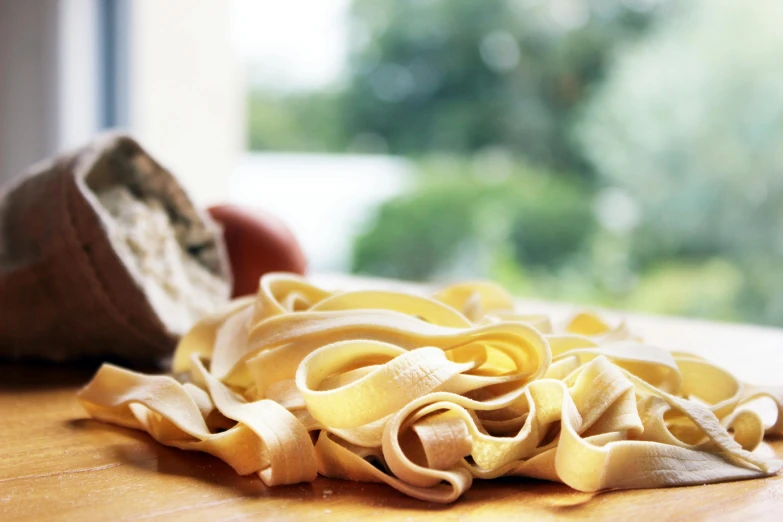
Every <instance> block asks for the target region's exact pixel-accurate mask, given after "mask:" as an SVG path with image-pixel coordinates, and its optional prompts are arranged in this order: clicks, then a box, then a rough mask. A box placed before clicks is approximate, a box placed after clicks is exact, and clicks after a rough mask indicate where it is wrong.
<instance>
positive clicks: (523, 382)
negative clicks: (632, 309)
mask: <svg viewBox="0 0 783 522" xmlns="http://www.w3.org/2000/svg"><path fill="white" fill-rule="evenodd" d="M173 375H174V376H176V378H175V377H174V376H161V375H156V376H151V375H142V374H139V373H135V372H131V371H128V370H124V369H121V368H119V367H116V366H113V365H110V364H105V365H104V366H103V367H101V369H100V370H99V371H98V373H97V374H96V375H95V377H94V378H93V380H92V381H91V382H90V383H89V384H88V385H87V386H86V387H85V388H84V389H83V390H82V391H81V392H80V394H79V398H80V400H81V402H82V404H83V405H84V407H85V409H86V410H87V411H88V413H89V414H90V415H91V416H92V417H94V418H96V419H99V420H103V421H106V422H110V423H114V424H118V425H121V426H126V427H130V428H135V429H140V430H144V431H146V432H148V433H149V434H150V435H151V436H152V437H153V438H155V439H156V440H157V441H158V442H160V443H162V444H167V445H170V446H175V447H178V448H182V449H187V450H197V451H204V452H207V453H211V454H213V455H215V456H217V457H218V458H220V459H223V460H224V461H225V462H227V463H228V464H229V465H231V466H232V467H233V468H234V469H235V470H236V471H237V472H238V473H240V474H250V473H257V474H258V475H259V476H260V477H261V479H262V480H263V481H264V482H265V483H266V484H267V485H270V486H273V485H278V484H293V483H297V482H302V481H312V480H314V479H315V477H316V476H317V474H321V475H324V476H327V477H335V478H343V479H349V480H357V481H369V482H384V483H386V484H388V485H390V486H392V487H393V488H395V489H397V490H399V491H401V492H403V493H405V494H407V495H410V496H412V497H416V498H419V499H423V500H428V501H433V502H452V501H454V500H456V499H457V498H459V496H460V495H461V494H462V493H464V492H465V491H466V490H467V489H468V488H469V487H470V486H471V483H472V480H473V478H475V477H478V478H495V477H500V476H508V475H517V476H527V477H534V478H541V479H546V480H552V481H559V482H563V483H565V484H567V485H569V486H571V487H572V488H575V489H578V490H580V491H597V490H601V489H607V488H652V487H661V486H675V485H687V484H704V483H711V482H720V481H726V480H735V479H749V478H757V477H764V476H769V475H772V474H774V473H776V472H778V471H779V470H780V469H781V467H782V466H783V463H781V462H779V461H770V460H765V459H763V458H760V457H758V456H757V455H754V454H753V453H752V451H753V450H754V449H755V448H756V447H757V446H758V445H759V444H760V443H761V441H762V439H763V437H764V434H765V433H768V434H772V433H774V434H783V389H776V388H769V387H767V388H753V387H749V386H746V385H744V384H742V383H741V382H739V381H738V380H737V379H736V378H734V377H733V376H732V375H731V374H730V373H729V372H727V371H725V370H723V369H721V368H718V367H716V366H714V365H712V364H710V363H709V362H707V361H705V360H703V359H701V358H699V357H696V356H694V355H690V354H685V353H679V352H668V351H665V350H663V349H661V348H658V347H656V346H652V345H649V344H645V343H644V342H643V341H642V340H641V339H639V338H638V337H637V336H635V335H634V334H633V333H632V332H631V331H630V330H629V329H628V327H627V326H626V325H624V324H623V325H620V326H619V327H617V328H611V327H610V326H609V325H607V324H606V323H604V322H603V321H602V320H601V319H600V318H599V317H597V316H595V315H594V314H588V313H585V314H579V315H577V316H575V317H573V318H572V319H571V320H570V321H569V322H568V323H567V324H566V325H565V326H564V327H562V328H553V326H552V322H551V321H550V320H549V318H547V317H544V316H530V315H520V314H516V313H515V312H514V302H513V299H512V298H511V296H510V295H509V294H508V293H507V292H505V290H503V289H502V288H500V287H498V286H496V285H492V284H487V283H466V284H460V285H455V286H452V287H449V288H447V289H445V290H443V291H441V292H439V293H438V294H436V295H435V296H433V297H432V298H428V297H423V296H417V295H411V294H405V293H396V292H387V291H357V292H346V293H339V292H335V293H332V292H328V291H326V290H323V289H321V288H318V287H316V286H314V285H312V284H310V283H308V282H307V281H306V280H304V279H302V278H299V277H297V276H293V275H290V274H270V275H267V276H265V277H264V278H262V280H261V285H260V290H259V293H258V295H257V297H256V298H255V300H250V299H247V300H243V301H236V302H235V303H233V305H232V306H231V307H230V308H229V309H227V310H226V311H225V312H224V313H222V314H220V315H216V316H214V317H209V318H206V319H204V320H203V321H201V322H200V323H199V324H197V325H196V326H195V327H194V328H193V329H192V330H191V332H190V333H189V334H188V335H186V336H185V337H183V338H182V340H181V342H180V344H179V346H178V348H177V351H176V354H175V357H174V360H173ZM760 397H766V398H770V399H772V400H773V401H774V403H775V404H776V406H777V409H778V411H777V419H776V421H775V422H774V424H771V425H769V426H765V425H764V422H763V421H762V418H761V416H760V415H759V414H758V412H756V411H755V410H754V409H753V407H752V406H753V404H752V403H751V401H753V400H754V399H757V398H760Z"/></svg>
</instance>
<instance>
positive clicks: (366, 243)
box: [352, 159, 595, 280]
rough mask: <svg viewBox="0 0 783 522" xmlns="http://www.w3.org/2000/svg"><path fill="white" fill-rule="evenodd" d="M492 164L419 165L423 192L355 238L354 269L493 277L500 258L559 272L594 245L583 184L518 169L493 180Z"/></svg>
mask: <svg viewBox="0 0 783 522" xmlns="http://www.w3.org/2000/svg"><path fill="white" fill-rule="evenodd" d="M487 167H488V165H487V162H485V161H478V162H474V163H473V164H467V163H465V162H464V161H459V160H451V161H444V160H440V161H437V160H432V159H430V160H429V161H427V162H423V163H420V164H419V168H420V178H421V183H420V186H419V188H418V189H416V190H413V191H411V192H410V193H408V194H405V195H403V196H400V197H398V198H395V199H392V200H390V201H388V202H387V203H385V204H383V205H382V206H381V207H380V208H379V210H378V212H377V213H376V216H375V218H374V219H373V220H372V221H371V222H369V223H368V226H367V231H366V233H365V234H363V235H362V236H360V237H359V238H358V239H357V240H356V242H355V246H354V255H353V267H352V268H353V271H355V272H360V273H362V272H363V273H371V274H376V275H382V276H387V277H401V278H404V279H413V280H423V279H428V278H432V277H438V276H448V275H449V274H450V273H452V272H456V273H458V274H463V273H471V274H473V275H474V276H476V277H478V276H484V277H488V276H490V275H491V272H492V270H493V268H495V262H496V260H495V258H496V256H498V255H507V256H508V257H509V258H510V259H512V260H513V261H514V262H515V263H516V264H517V265H524V266H529V267H533V268H543V269H546V270H554V269H557V268H558V267H560V266H562V265H563V264H564V263H566V262H567V261H568V260H569V259H570V258H571V256H573V255H575V254H576V253H578V252H580V251H581V250H583V249H584V248H585V245H587V244H589V243H590V239H591V236H592V232H593V229H594V226H595V221H594V219H593V213H592V209H591V200H590V198H589V197H585V192H586V190H585V189H584V187H580V183H579V182H576V181H571V182H566V181H564V180H562V179H560V178H558V177H556V176H553V175H552V174H551V173H548V172H542V171H537V170H533V169H529V168H523V167H520V166H519V165H510V166H509V167H510V168H511V172H507V175H506V176H505V177H502V178H493V177H492V176H487V175H486V173H487V171H485V170H484V169H485V168H487ZM496 168H497V166H496ZM509 247H510V249H509Z"/></svg>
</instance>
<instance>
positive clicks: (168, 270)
mask: <svg viewBox="0 0 783 522" xmlns="http://www.w3.org/2000/svg"><path fill="white" fill-rule="evenodd" d="M97 196H98V199H99V200H100V202H101V204H102V205H103V206H104V207H105V209H106V210H107V211H108V213H109V214H110V216H111V217H112V222H113V223H109V224H108V225H109V226H108V233H109V238H110V239H111V241H112V244H113V245H114V246H115V248H116V249H117V251H118V252H119V254H120V255H121V256H122V257H123V260H124V261H125V264H126V266H127V267H128V269H129V270H130V271H131V273H132V274H133V276H134V277H135V278H136V280H137V281H138V282H139V283H140V284H141V285H142V287H143V289H144V291H145V293H146V294H147V298H148V299H149V301H150V304H151V305H152V307H153V308H154V309H155V311H156V312H157V313H158V316H160V317H161V319H163V321H164V322H165V323H166V325H167V326H168V327H169V328H170V329H171V330H172V331H173V332H175V333H179V334H184V333H185V332H187V331H188V330H189V329H190V328H191V327H192V326H193V324H194V323H195V322H196V321H198V320H199V319H201V318H202V317H203V316H204V315H206V314H208V313H210V312H213V311H215V310H216V308H218V307H219V306H220V305H222V304H224V303H225V302H226V297H227V295H228V294H229V290H228V283H227V282H226V281H224V280H223V279H221V278H220V277H219V276H217V275H215V274H214V273H212V272H211V271H210V270H209V269H207V268H206V267H205V266H203V265H202V264H201V263H199V262H198V261H197V260H196V259H195V258H194V257H193V256H191V255H190V254H189V253H188V252H187V251H186V250H185V249H184V248H183V247H182V246H181V244H180V241H179V240H178V234H177V231H176V230H175V228H174V226H173V225H172V223H171V220H170V219H169V216H168V214H167V213H166V210H165V208H164V207H163V205H162V204H161V203H160V202H159V201H158V200H155V199H146V200H143V199H139V198H137V197H136V196H134V195H133V194H132V193H131V192H130V191H129V190H128V189H127V188H124V187H112V188H109V189H107V190H105V191H102V192H101V193H99V194H97ZM112 225H113V226H112ZM180 235H181V234H180Z"/></svg>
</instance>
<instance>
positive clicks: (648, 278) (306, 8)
mask: <svg viewBox="0 0 783 522" xmlns="http://www.w3.org/2000/svg"><path fill="white" fill-rule="evenodd" d="M62 3H63V5H65V4H69V5H72V6H75V5H81V4H87V3H89V1H88V0H62ZM115 3H117V4H118V5H120V4H122V5H126V8H127V18H126V21H127V35H128V36H127V38H128V42H127V53H128V54H127V61H128V71H127V78H126V80H125V85H126V87H127V91H126V92H127V99H126V102H127V115H128V117H127V125H128V127H129V128H130V129H131V131H132V132H133V133H135V134H136V135H137V136H138V137H139V138H140V140H141V141H142V142H143V143H145V144H146V145H147V147H149V148H150V149H151V151H152V152H153V154H154V155H156V156H158V157H159V158H161V159H162V160H163V162H164V163H166V164H168V165H169V166H170V167H171V168H172V170H174V171H175V172H176V173H178V174H179V175H180V176H181V177H182V178H183V179H184V180H185V182H186V183H187V184H188V185H189V186H190V187H191V189H192V191H193V192H194V194H195V195H196V199H197V200H198V201H200V202H201V203H202V204H207V203H210V202H213V201H217V200H231V201H234V202H237V203H241V204H244V205H249V206H258V207H263V208H265V209H267V210H270V211H272V212H274V213H277V214H278V215H280V216H281V217H282V218H283V219H284V220H286V221H287V222H288V223H289V224H290V225H291V227H292V228H293V229H294V231H295V232H296V233H297V234H298V235H299V236H300V239H301V240H302V242H303V243H304V246H305V249H306V251H307V252H308V254H309V255H310V258H311V265H312V267H313V268H315V269H317V270H320V271H331V270H336V271H353V272H358V273H366V274H373V275H380V276H390V277H398V278H405V279H419V280H432V281H443V280H448V279H455V278H463V277H471V278H475V277H486V278H491V279H495V280H498V281H500V282H502V283H503V284H505V285H507V286H509V287H510V288H512V289H513V290H514V291H515V292H517V293H519V294H521V295H527V296H531V297H539V298H547V299H558V300H568V301H575V302H580V303H585V304H594V305H604V306H611V307H619V308H629V309H635V310H642V311H650V312H656V313H673V314H683V315H692V316H702V317H710V318H716V319H724V320H741V321H750V322H759V323H766V324H777V325H783V319H782V318H783V271H781V270H780V269H779V267H780V266H781V261H783V234H781V232H780V231H781V230H783V226H781V225H783V214H781V211H780V209H781V208H783V183H781V180H783V175H782V174H781V172H783V156H781V153H780V150H783V149H781V143H782V142H783V68H781V67H780V66H779V65H780V63H781V62H782V61H783V41H782V40H783V33H781V32H780V31H779V28H778V26H777V24H776V21H777V20H780V16H781V15H782V14H783V12H781V11H783V6H781V4H780V2H776V1H775V0H763V1H758V2H753V3H752V4H750V5H746V4H740V3H737V2H732V1H731V0H718V1H707V0H700V1H688V2H686V1H683V0H550V1H546V2H544V1H539V0H504V1H498V2H475V1H472V0H450V1H446V0H418V1H417V0H319V1H315V0H310V1H308V0H289V1H287V2H254V1H251V0H231V1H230V2H221V1H217V0H214V1H210V0H202V1H198V2H193V1H190V0H168V1H167V2H155V1H153V0H138V1H134V2H128V3H127V4H124V3H123V2H121V1H118V2H115ZM101 4H103V3H101ZM72 20H75V19H73V18H72ZM726 35H731V37H730V38H727V36H726ZM85 45H86V44H85Z"/></svg>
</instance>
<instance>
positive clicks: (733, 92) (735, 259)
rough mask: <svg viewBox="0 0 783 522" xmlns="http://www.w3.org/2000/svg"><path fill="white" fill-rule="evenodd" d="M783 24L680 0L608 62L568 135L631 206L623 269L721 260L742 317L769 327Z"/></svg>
mask: <svg viewBox="0 0 783 522" xmlns="http://www.w3.org/2000/svg"><path fill="white" fill-rule="evenodd" d="M782 19H783V3H781V2H779V1H777V0H759V1H756V2H751V3H737V2H734V1H732V0H709V1H707V0H700V1H693V2H688V3H683V4H678V6H677V9H676V10H675V11H673V12H672V13H671V16H669V17H666V18H664V19H662V20H661V22H660V24H659V25H658V26H657V28H656V29H655V30H654V31H653V32H652V33H651V34H650V35H649V36H648V37H647V38H646V39H645V40H644V41H642V42H641V43H639V44H638V45H637V46H634V47H631V48H629V49H628V50H627V51H626V52H625V53H624V54H622V55H621V56H620V57H619V58H618V60H617V63H616V66H615V67H614V68H613V69H612V73H611V75H610V76H609V78H608V80H607V82H606V84H605V85H604V87H603V88H602V89H601V91H600V92H599V93H597V95H596V97H595V99H594V100H593V102H591V103H590V105H589V107H588V109H587V110H586V111H585V113H584V115H583V120H582V123H581V125H580V126H579V127H578V136H579V138H580V140H581V142H582V143H583V146H584V150H585V151H586V153H587V155H588V156H589V158H590V160H591V161H592V163H593V164H594V165H595V167H596V170H597V171H598V172H600V173H601V174H602V178H603V180H604V181H605V182H606V183H609V184H613V185H617V186H619V187H621V188H622V190H623V191H624V193H625V194H627V195H628V197H629V198H631V199H632V201H633V204H634V205H636V206H637V207H638V209H639V215H640V220H639V223H638V227H637V228H635V229H634V230H633V231H631V232H632V233H630V234H629V235H628V238H629V241H630V245H631V250H630V253H631V258H632V262H635V263H637V264H638V265H639V266H640V267H641V268H642V269H643V270H647V269H648V268H651V267H652V266H653V265H655V264H658V263H660V261H661V260H662V259H686V258H689V259H692V260H707V259H710V258H712V257H713V256H716V255H720V256H723V257H725V258H727V259H728V260H730V261H731V262H732V263H734V264H735V265H736V266H738V267H739V268H740V270H741V274H742V277H743V285H742V288H743V290H742V291H741V292H740V297H739V299H740V301H741V306H742V310H743V312H742V314H743V318H744V319H747V320H752V321H762V322H771V323H776V324H783V271H781V270H780V266H781V263H783V234H781V230H782V229H783V147H782V146H781V145H782V144H783V66H782V64H783V31H781V30H780V20H782ZM727 35H731V37H730V38H727ZM608 207H611V205H608ZM604 210H605V211H606V214H607V215H608V216H610V217H611V214H612V213H613V210H612V209H611V208H606V209H604ZM693 275H694V277H696V276H697V274H696V273H694V274H693Z"/></svg>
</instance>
